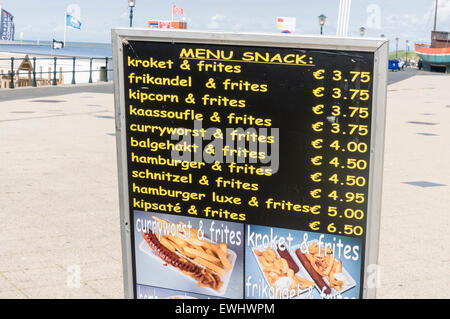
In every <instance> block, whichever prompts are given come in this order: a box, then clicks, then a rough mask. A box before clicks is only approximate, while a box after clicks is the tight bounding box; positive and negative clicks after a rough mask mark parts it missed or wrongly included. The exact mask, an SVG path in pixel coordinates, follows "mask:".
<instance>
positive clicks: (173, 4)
mask: <svg viewBox="0 0 450 319" xmlns="http://www.w3.org/2000/svg"><path fill="white" fill-rule="evenodd" d="M173 5H174V2H173V1H172V22H173Z"/></svg>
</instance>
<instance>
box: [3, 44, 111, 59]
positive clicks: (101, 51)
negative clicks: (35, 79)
mask: <svg viewBox="0 0 450 319" xmlns="http://www.w3.org/2000/svg"><path fill="white" fill-rule="evenodd" d="M0 52H11V53H23V54H28V55H33V54H36V55H56V56H68V57H69V56H70V57H74V56H75V57H83V58H106V57H108V58H111V57H112V49H111V43H92V42H67V43H66V46H65V47H64V48H63V49H55V50H53V49H52V42H51V41H40V42H39V43H37V42H29V41H24V42H23V43H20V42H17V43H11V42H7V43H4V44H2V42H1V41H0Z"/></svg>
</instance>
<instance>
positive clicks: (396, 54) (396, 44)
mask: <svg viewBox="0 0 450 319" xmlns="http://www.w3.org/2000/svg"><path fill="white" fill-rule="evenodd" d="M398 40H399V39H398V37H397V38H395V59H398Z"/></svg>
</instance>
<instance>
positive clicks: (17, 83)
mask: <svg viewBox="0 0 450 319" xmlns="http://www.w3.org/2000/svg"><path fill="white" fill-rule="evenodd" d="M2 61H7V62H6V63H7V64H9V63H10V66H9V67H8V68H7V69H8V73H7V74H6V73H5V74H4V73H3V70H1V71H0V72H1V73H0V88H10V89H14V88H15V87H23V86H32V87H37V86H44V85H53V86H56V85H59V84H64V83H67V84H68V83H69V82H68V81H66V82H65V81H64V76H63V74H71V75H69V77H70V76H71V77H72V80H71V81H70V84H76V83H77V81H76V75H80V74H87V73H88V72H89V79H87V81H85V83H93V82H94V80H93V76H96V75H98V81H102V82H108V80H109V77H108V72H111V71H112V69H109V68H108V66H109V65H111V58H110V57H104V58H94V57H91V58H83V57H32V58H28V57H22V58H17V57H11V58H0V69H1V63H2ZM8 61H9V62H8ZM18 61H22V62H21V63H19V62H18ZM70 61H71V63H70ZM46 62H47V63H46ZM87 63H89V67H87ZM39 64H40V66H39V67H40V71H37V67H38V65H39ZM77 64H78V68H77ZM80 64H82V66H81V70H80ZM93 64H95V65H96V67H95V68H93ZM43 65H46V66H47V67H48V71H47V72H46V73H47V74H48V77H47V78H46V79H44V78H43V74H44V71H43ZM19 66H20V67H19ZM58 66H59V71H58V70H57V68H58ZM15 68H20V69H17V70H15ZM97 72H98V73H97ZM21 73H22V74H23V73H25V74H27V77H21V76H20V74H21ZM58 74H59V77H58Z"/></svg>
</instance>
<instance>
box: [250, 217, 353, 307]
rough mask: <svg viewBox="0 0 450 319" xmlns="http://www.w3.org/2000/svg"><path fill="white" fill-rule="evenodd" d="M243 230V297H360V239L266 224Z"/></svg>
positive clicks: (251, 226)
mask: <svg viewBox="0 0 450 319" xmlns="http://www.w3.org/2000/svg"><path fill="white" fill-rule="evenodd" d="M246 227H247V228H246V241H245V242H246V249H245V298H249V299H341V298H358V297H359V296H360V287H361V285H360V277H361V240H360V239H356V238H351V237H346V236H332V235H325V234H320V233H312V232H304V231H298V230H289V229H281V228H274V227H266V226H255V225H247V226H246Z"/></svg>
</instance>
